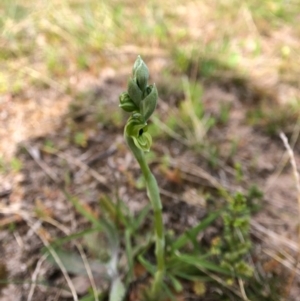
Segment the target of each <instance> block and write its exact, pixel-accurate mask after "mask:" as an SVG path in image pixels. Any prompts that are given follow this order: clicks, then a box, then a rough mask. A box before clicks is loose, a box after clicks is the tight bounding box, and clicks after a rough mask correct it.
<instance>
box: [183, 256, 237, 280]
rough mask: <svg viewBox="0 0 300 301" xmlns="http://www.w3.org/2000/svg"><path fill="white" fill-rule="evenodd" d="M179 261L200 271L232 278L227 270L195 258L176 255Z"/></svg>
mask: <svg viewBox="0 0 300 301" xmlns="http://www.w3.org/2000/svg"><path fill="white" fill-rule="evenodd" d="M177 257H178V259H179V260H181V261H183V262H185V263H188V264H190V265H193V266H195V267H197V268H199V269H200V270H209V271H212V272H218V273H221V274H224V275H229V276H232V272H231V271H229V270H228V269H224V268H222V267H220V265H217V264H215V263H212V262H210V261H208V260H200V259H199V258H198V257H197V256H191V255H178V256H177Z"/></svg>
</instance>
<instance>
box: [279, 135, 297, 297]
mask: <svg viewBox="0 0 300 301" xmlns="http://www.w3.org/2000/svg"><path fill="white" fill-rule="evenodd" d="M280 138H281V140H282V142H283V144H284V146H285V148H286V150H287V152H288V155H289V158H290V162H291V165H292V169H293V175H294V178H295V183H296V188H297V198H298V231H299V232H298V254H297V260H296V264H295V268H294V270H293V272H292V274H291V276H290V279H289V281H288V282H289V285H288V289H287V291H286V292H287V296H289V295H290V293H291V288H292V286H293V283H294V280H295V276H296V272H297V269H298V267H299V263H300V177H299V173H298V170H297V165H296V160H295V156H294V152H293V150H292V148H291V146H290V145H289V142H288V139H287V137H286V135H285V134H284V133H283V132H281V133H280Z"/></svg>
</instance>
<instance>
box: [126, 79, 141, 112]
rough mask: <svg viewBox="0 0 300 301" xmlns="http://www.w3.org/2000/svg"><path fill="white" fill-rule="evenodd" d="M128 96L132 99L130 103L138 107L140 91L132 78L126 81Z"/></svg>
mask: <svg viewBox="0 0 300 301" xmlns="http://www.w3.org/2000/svg"><path fill="white" fill-rule="evenodd" d="M128 95H129V97H130V98H131V99H132V101H133V102H134V103H135V105H136V106H137V107H139V106H140V102H141V100H142V95H143V93H142V91H141V89H140V88H139V86H138V85H137V83H136V82H135V80H133V79H132V78H130V79H129V81H128Z"/></svg>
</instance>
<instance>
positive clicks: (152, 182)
mask: <svg viewBox="0 0 300 301" xmlns="http://www.w3.org/2000/svg"><path fill="white" fill-rule="evenodd" d="M125 139H126V142H127V144H128V146H129V148H130V149H131V151H132V153H133V155H134V157H135V158H136V160H137V161H138V163H139V165H140V167H141V170H142V173H143V175H144V178H145V181H146V186H147V194H148V197H149V199H150V202H151V204H152V208H153V211H154V227H155V243H156V246H155V255H156V260H157V270H156V273H155V276H154V282H153V286H152V291H151V293H152V296H153V297H157V295H158V293H159V292H160V289H161V284H162V281H163V277H164V273H165V259H164V250H165V237H164V225H163V217H162V204H161V200H160V195H159V189H158V185H157V181H156V179H155V177H154V175H153V174H152V172H151V170H150V168H149V166H148V164H147V162H146V159H145V155H144V152H143V151H142V150H140V149H139V148H137V147H136V145H135V144H134V142H133V139H132V138H131V137H128V136H127V135H126V134H125Z"/></svg>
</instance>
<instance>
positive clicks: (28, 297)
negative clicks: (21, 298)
mask: <svg viewBox="0 0 300 301" xmlns="http://www.w3.org/2000/svg"><path fill="white" fill-rule="evenodd" d="M47 257H48V255H46V254H45V255H43V256H42V257H41V258H40V259H39V261H38V262H37V264H36V267H35V270H34V272H33V274H32V277H31V282H32V284H31V286H30V290H29V293H28V296H27V301H31V300H32V297H33V294H34V290H35V288H36V280H37V277H38V274H39V272H40V269H41V266H42V264H43V262H44V261H45V260H46V259H47Z"/></svg>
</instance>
